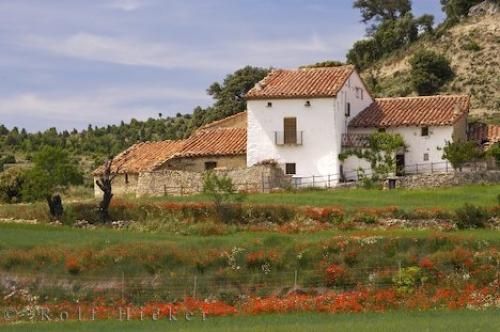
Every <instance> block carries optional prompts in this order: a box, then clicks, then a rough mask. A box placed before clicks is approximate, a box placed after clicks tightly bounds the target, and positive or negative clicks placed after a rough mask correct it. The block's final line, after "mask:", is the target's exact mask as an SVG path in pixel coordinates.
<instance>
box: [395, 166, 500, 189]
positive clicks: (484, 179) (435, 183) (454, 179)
mask: <svg viewBox="0 0 500 332" xmlns="http://www.w3.org/2000/svg"><path fill="white" fill-rule="evenodd" d="M494 183H500V171H486V170H482V171H476V172H455V173H434V174H419V175H409V176H405V177H400V178H398V179H397V184H396V187H397V188H406V189H416V188H436V187H450V186H460V185H467V184H494Z"/></svg>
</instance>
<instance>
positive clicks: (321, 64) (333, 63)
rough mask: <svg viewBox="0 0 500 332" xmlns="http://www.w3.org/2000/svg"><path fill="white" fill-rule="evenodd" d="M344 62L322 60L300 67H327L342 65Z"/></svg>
mask: <svg viewBox="0 0 500 332" xmlns="http://www.w3.org/2000/svg"><path fill="white" fill-rule="evenodd" d="M343 65H345V63H343V62H341V61H336V60H327V61H323V62H316V63H315V64H312V65H306V66H301V67H300V68H328V67H339V66H343Z"/></svg>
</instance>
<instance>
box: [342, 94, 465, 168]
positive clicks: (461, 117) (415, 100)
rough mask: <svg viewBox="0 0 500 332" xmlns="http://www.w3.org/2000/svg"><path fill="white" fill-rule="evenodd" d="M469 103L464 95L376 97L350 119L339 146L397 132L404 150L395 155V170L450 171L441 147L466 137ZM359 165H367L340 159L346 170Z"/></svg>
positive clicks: (352, 158) (358, 144) (353, 144)
mask: <svg viewBox="0 0 500 332" xmlns="http://www.w3.org/2000/svg"><path fill="white" fill-rule="evenodd" d="M469 104H470V98H469V96H466V95H447V96H444V95H441V96H421V97H400V98H377V99H375V102H374V103H373V104H371V105H370V106H369V107H368V108H366V109H365V110H363V111H362V112H361V113H359V114H358V115H357V116H356V117H354V118H353V119H352V120H351V122H350V123H349V129H348V134H347V135H346V136H345V137H344V141H343V143H344V144H343V145H344V147H345V148H352V147H359V146H360V145H362V144H363V141H366V137H367V136H368V135H370V134H372V133H374V132H376V131H383V132H388V133H392V134H400V135H401V136H402V137H403V140H404V141H405V143H406V145H407V149H406V151H405V150H402V151H400V152H399V153H397V154H396V164H397V165H396V166H397V170H398V173H406V174H409V173H420V172H434V171H446V170H450V165H449V164H448V162H447V161H444V160H443V158H442V157H443V148H444V147H445V145H446V143H447V142H455V141H466V140H467V127H468V124H467V115H468V113H469ZM360 167H361V168H363V169H365V168H367V167H369V166H368V165H367V164H366V161H363V160H359V159H357V158H356V157H351V158H349V159H347V160H345V161H344V169H346V170H356V169H357V168H360ZM353 175H354V174H353V172H351V173H350V174H346V177H347V178H350V177H352V176H353Z"/></svg>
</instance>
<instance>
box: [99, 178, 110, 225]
mask: <svg viewBox="0 0 500 332" xmlns="http://www.w3.org/2000/svg"><path fill="white" fill-rule="evenodd" d="M112 198H113V194H112V192H111V185H109V190H103V196H102V200H101V202H100V203H99V216H100V218H101V222H103V223H105V222H107V221H108V220H109V205H110V204H111V199H112Z"/></svg>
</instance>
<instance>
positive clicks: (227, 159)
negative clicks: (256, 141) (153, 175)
mask: <svg viewBox="0 0 500 332" xmlns="http://www.w3.org/2000/svg"><path fill="white" fill-rule="evenodd" d="M206 162H215V163H216V165H217V168H226V169H238V168H239V169H241V168H245V167H246V164H247V159H246V155H239V156H217V157H195V158H193V157H192V158H187V157H185V158H174V159H171V160H169V161H168V162H167V163H166V164H165V165H164V168H165V169H171V170H180V171H188V172H204V171H205V163H206Z"/></svg>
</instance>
